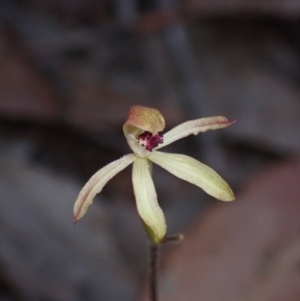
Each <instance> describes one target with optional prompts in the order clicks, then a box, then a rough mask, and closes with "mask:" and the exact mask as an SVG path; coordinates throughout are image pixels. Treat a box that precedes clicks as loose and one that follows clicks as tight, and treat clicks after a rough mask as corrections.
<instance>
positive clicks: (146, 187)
mask: <svg viewBox="0 0 300 301" xmlns="http://www.w3.org/2000/svg"><path fill="white" fill-rule="evenodd" d="M148 163H149V162H148V161H147V159H144V158H138V159H136V160H135V161H134V163H133V171H132V182H133V190H134V194H135V198H136V204H137V210H138V213H139V215H140V217H141V219H142V220H143V222H144V224H145V227H146V230H147V234H148V235H149V237H150V239H151V241H152V242H153V243H155V244H157V243H159V242H160V241H161V240H162V239H163V237H164V236H165V234H166V230H167V226H166V222H165V217H164V214H163V212H162V210H161V208H160V206H159V204H158V201H157V195H156V191H155V187H154V184H153V180H152V177H151V174H150V171H149V165H148Z"/></svg>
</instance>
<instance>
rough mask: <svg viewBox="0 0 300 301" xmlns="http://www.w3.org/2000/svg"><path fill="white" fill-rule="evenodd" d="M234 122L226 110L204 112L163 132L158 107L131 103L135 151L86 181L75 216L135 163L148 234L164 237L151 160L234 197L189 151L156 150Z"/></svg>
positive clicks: (127, 131) (128, 132)
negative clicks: (216, 113)
mask: <svg viewBox="0 0 300 301" xmlns="http://www.w3.org/2000/svg"><path fill="white" fill-rule="evenodd" d="M233 122H234V121H229V120H227V118H225V117H222V116H216V117H209V118H200V119H196V120H190V121H187V122H184V123H182V124H180V125H178V126H176V127H175V128H173V129H172V130H170V131H169V132H167V133H166V134H164V135H163V134H162V131H163V130H164V128H165V120H164V117H163V116H162V115H161V113H160V112H159V111H158V110H156V109H153V108H148V107H143V106H133V107H132V108H131V109H130V111H129V113H128V116H127V119H126V121H125V123H124V125H123V132H124V135H125V138H126V140H127V143H128V145H129V147H130V148H131V150H132V152H133V153H132V154H129V155H126V156H124V157H122V158H121V159H119V160H116V161H114V162H112V163H110V164H108V165H106V166H105V167H103V168H101V169H100V170H99V171H98V172H96V173H95V174H94V175H93V176H92V178H91V179H90V180H89V181H88V182H87V183H86V184H85V186H84V187H83V188H82V190H81V192H80V193H79V196H78V198H77V200H76V202H75V205H74V221H75V222H76V221H77V220H79V219H80V218H81V217H82V216H83V215H84V214H85V213H86V211H87V209H88V207H89V206H90V205H91V204H92V202H93V199H94V197H95V195H96V194H97V193H100V192H101V190H102V188H103V187H104V185H105V184H106V183H107V182H108V181H109V180H110V179H111V178H113V177H114V176H115V175H116V174H117V173H119V172H120V171H122V170H123V169H124V168H126V167H127V166H128V165H130V164H131V163H133V171H132V183H133V190H134V195H135V199H136V204H137V210H138V213H139V216H140V218H141V220H142V222H143V224H144V226H145V229H146V232H147V234H148V237H149V238H150V240H151V242H152V243H154V244H159V243H160V242H161V241H162V240H163V238H164V237H165V235H166V231H167V226H166V222H165V217H164V214H163V211H162V210H161V208H160V206H159V204H158V199H157V194H156V191H155V186H154V183H153V180H152V176H151V172H150V168H151V164H152V162H153V163H155V164H157V165H159V166H161V167H162V168H164V169H166V170H167V171H169V172H170V173H171V174H173V175H175V176H176V177H178V178H179V179H182V180H184V181H187V182H190V183H191V184H194V185H196V186H198V187H200V188H201V189H203V190H204V191H205V192H206V193H207V194H209V195H211V196H213V197H215V198H216V199H219V200H221V201H232V200H234V194H233V192H232V190H231V189H230V187H229V186H228V184H227V183H226V182H225V181H224V180H223V179H222V178H221V177H220V176H219V175H218V174H217V173H216V172H215V171H214V170H213V169H211V168H210V167H208V166H206V165H205V164H203V163H201V162H199V161H197V160H195V159H193V158H191V157H189V156H185V155H181V154H171V153H166V152H160V151H157V150H158V149H160V148H162V147H164V146H166V145H169V144H171V143H173V142H175V141H177V140H179V139H182V138H184V137H186V136H189V135H192V134H194V135H198V134H199V133H201V132H206V131H207V130H216V129H221V128H224V127H227V126H229V125H231V124H232V123H233Z"/></svg>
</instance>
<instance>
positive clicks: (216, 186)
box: [148, 151, 234, 201]
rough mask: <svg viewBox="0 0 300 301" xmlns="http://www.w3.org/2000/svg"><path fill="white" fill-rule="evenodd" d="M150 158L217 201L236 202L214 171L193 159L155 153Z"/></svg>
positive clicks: (226, 185)
mask: <svg viewBox="0 0 300 301" xmlns="http://www.w3.org/2000/svg"><path fill="white" fill-rule="evenodd" d="M148 158H149V160H151V161H152V162H154V163H156V164H157V165H159V166H161V167H162V168H164V169H166V170H167V171H168V172H170V173H171V174H173V175H175V176H176V177H178V178H180V179H182V180H185V181H187V182H190V183H192V184H194V185H196V186H198V187H200V188H202V189H203V190H204V191H205V192H206V193H207V194H209V195H211V196H213V197H215V198H216V199H219V200H221V201H233V200H234V194H233V192H232V190H231V189H230V187H229V186H228V184H227V183H226V182H225V181H224V180H223V179H222V178H221V177H220V176H219V175H218V174H217V173H216V172H215V171H214V170H213V169H211V168H210V167H208V166H206V165H204V164H203V163H201V162H199V161H197V160H195V159H193V158H191V157H188V156H185V155H178V154H170V153H163V152H158V151H155V152H153V153H151V155H150V156H149V157H148Z"/></svg>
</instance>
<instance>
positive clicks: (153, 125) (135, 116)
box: [124, 106, 165, 133]
mask: <svg viewBox="0 0 300 301" xmlns="http://www.w3.org/2000/svg"><path fill="white" fill-rule="evenodd" d="M124 126H133V127H135V128H139V129H141V130H143V131H148V132H151V133H159V132H161V131H163V130H164V128H165V119H164V117H163V116H162V114H161V113H160V112H159V111H158V110H157V109H154V108H148V107H143V106H133V107H131V108H130V110H129V113H128V116H127V119H126V122H125V124H124Z"/></svg>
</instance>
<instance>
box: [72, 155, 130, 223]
mask: <svg viewBox="0 0 300 301" xmlns="http://www.w3.org/2000/svg"><path fill="white" fill-rule="evenodd" d="M135 158H136V156H135V155H133V154H129V155H126V156H124V157H122V158H120V159H119V160H116V161H114V162H112V163H110V164H108V165H106V166H104V167H103V168H101V169H100V170H99V171H97V172H96V173H95V174H94V175H93V176H92V177H91V178H90V179H89V181H88V182H87V183H86V184H85V185H84V187H83V188H82V190H81V191H80V193H79V196H78V198H77V200H76V202H75V204H74V210H73V213H74V223H76V222H77V221H78V220H79V219H80V218H82V217H83V216H84V214H85V213H86V211H87V209H88V207H89V206H90V205H91V204H92V203H93V200H94V198H95V196H96V194H97V193H99V192H101V190H102V188H103V187H104V185H105V184H106V183H107V182H108V181H109V180H110V179H111V178H113V177H114V176H115V175H116V174H118V173H119V172H120V171H122V170H123V169H124V168H126V167H127V166H128V165H129V164H131V163H132V162H133V161H134V160H135Z"/></svg>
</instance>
